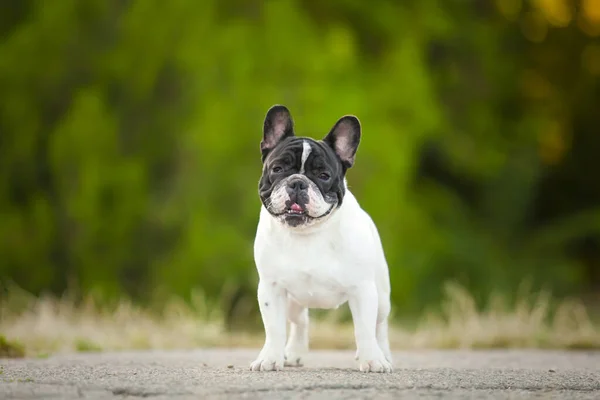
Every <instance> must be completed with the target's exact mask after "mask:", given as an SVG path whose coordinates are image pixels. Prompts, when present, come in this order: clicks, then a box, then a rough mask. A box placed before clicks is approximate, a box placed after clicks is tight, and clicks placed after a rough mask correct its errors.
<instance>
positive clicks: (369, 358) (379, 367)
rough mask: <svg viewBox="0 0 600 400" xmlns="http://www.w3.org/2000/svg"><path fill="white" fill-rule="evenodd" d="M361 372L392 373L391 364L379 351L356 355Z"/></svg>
mask: <svg viewBox="0 0 600 400" xmlns="http://www.w3.org/2000/svg"><path fill="white" fill-rule="evenodd" d="M357 355H358V360H359V368H360V371H361V372H393V370H394V368H393V367H392V363H391V362H390V360H388V359H387V358H386V357H385V356H384V354H383V352H382V351H381V350H379V351H373V352H368V353H362V354H361V353H358V354H357Z"/></svg>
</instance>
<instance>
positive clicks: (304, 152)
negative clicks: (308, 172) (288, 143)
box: [300, 140, 312, 174]
mask: <svg viewBox="0 0 600 400" xmlns="http://www.w3.org/2000/svg"><path fill="white" fill-rule="evenodd" d="M311 151H312V147H310V143H308V141H306V140H304V141H303V142H302V158H301V159H300V163H301V164H300V173H301V174H303V173H304V164H306V160H307V159H308V156H309V155H310V152H311Z"/></svg>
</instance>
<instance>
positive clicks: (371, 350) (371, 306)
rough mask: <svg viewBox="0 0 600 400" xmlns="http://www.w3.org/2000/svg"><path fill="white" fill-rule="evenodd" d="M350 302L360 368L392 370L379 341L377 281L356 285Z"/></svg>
mask: <svg viewBox="0 0 600 400" xmlns="http://www.w3.org/2000/svg"><path fill="white" fill-rule="evenodd" d="M348 304H349V305H350V311H351V312H352V320H353V322H354V335H355V337H356V347H357V356H358V357H357V358H358V361H359V363H360V370H361V371H363V372H392V365H391V364H390V362H389V361H388V360H387V359H386V357H385V355H384V353H383V351H382V349H381V348H380V347H379V344H378V343H377V335H376V327H377V308H378V297H377V288H376V286H375V283H374V282H365V283H363V284H361V285H359V286H358V287H356V288H355V290H353V292H352V293H351V295H350V296H349V299H348Z"/></svg>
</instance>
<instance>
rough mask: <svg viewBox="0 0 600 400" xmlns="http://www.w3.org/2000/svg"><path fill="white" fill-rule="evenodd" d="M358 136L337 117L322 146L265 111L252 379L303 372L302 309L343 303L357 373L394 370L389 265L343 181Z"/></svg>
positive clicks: (285, 115) (277, 111)
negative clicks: (259, 345) (260, 342)
mask: <svg viewBox="0 0 600 400" xmlns="http://www.w3.org/2000/svg"><path fill="white" fill-rule="evenodd" d="M360 131H361V127H360V122H359V121H358V119H357V118H356V117H354V116H344V117H342V118H341V119H340V120H338V121H337V123H336V124H335V125H334V126H333V128H332V129H331V131H330V132H329V134H328V135H327V136H326V137H325V138H324V139H323V140H321V141H317V140H313V139H310V138H305V137H297V136H295V134H294V124H293V121H292V117H291V115H290V112H289V111H288V109H287V108H286V107H284V106H281V105H275V106H273V107H271V108H270V109H269V111H268V112H267V115H266V118H265V121H264V128H263V140H262V142H261V144H260V147H261V151H262V160H263V172H262V177H261V179H260V183H259V194H260V199H261V201H262V207H261V212H260V221H259V223H258V229H257V233H256V239H255V243H254V259H255V262H256V268H257V270H258V274H259V279H260V281H259V284H258V302H259V307H260V312H261V314H262V320H263V324H264V328H265V334H266V339H265V344H264V347H263V349H262V351H261V352H260V354H259V356H258V358H257V359H256V360H255V361H254V362H253V363H252V364H251V366H250V368H251V369H252V370H253V371H271V370H279V369H282V368H283V366H284V364H285V365H287V366H290V365H301V360H302V357H303V356H304V355H305V353H306V352H307V351H308V308H337V307H339V306H340V305H342V304H344V303H345V302H348V303H349V305H350V311H351V313H352V319H353V322H354V331H355V338H356V347H357V352H356V358H357V360H358V361H359V364H360V370H361V371H364V372H391V371H392V358H391V352H390V346H389V340H388V322H387V320H388V315H389V313H390V281H389V272H388V266H387V263H386V260H385V256H384V253H383V248H382V245H381V240H380V238H379V234H378V232H377V228H376V227H375V224H374V223H373V221H372V220H371V218H370V217H369V215H368V214H367V213H366V212H365V211H363V209H362V208H361V207H360V205H359V204H358V202H357V201H356V198H355V197H354V196H353V195H352V193H350V191H349V190H348V187H347V185H346V179H345V175H346V170H347V169H348V168H350V167H352V165H353V164H354V158H355V154H356V150H357V148H358V144H359V142H360V135H361V132H360ZM288 320H289V322H290V335H289V339H288V340H287V345H286V330H287V329H286V327H287V321H288Z"/></svg>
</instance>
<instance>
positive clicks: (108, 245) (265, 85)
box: [0, 0, 600, 315]
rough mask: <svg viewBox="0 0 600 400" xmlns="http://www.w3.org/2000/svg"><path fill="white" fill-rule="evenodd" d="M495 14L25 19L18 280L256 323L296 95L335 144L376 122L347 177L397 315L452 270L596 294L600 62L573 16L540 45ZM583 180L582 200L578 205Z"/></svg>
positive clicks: (181, 11)
mask: <svg viewBox="0 0 600 400" xmlns="http://www.w3.org/2000/svg"><path fill="white" fill-rule="evenodd" d="M482 3H487V2H475V1H472V2H457V1H441V0H426V1H425V0H419V1H417V0H414V1H406V2H394V1H381V2H378V3H377V5H376V6H374V5H371V4H368V3H364V4H363V3H360V2H355V1H349V0H336V1H330V2H322V3H319V2H309V1H301V0H281V1H276V2H275V1H273V2H262V1H258V0H251V1H240V0H229V1H220V2H219V1H216V0H205V1H190V0H174V1H171V2H159V1H156V0H143V1H142V0H133V1H129V2H122V1H116V0H108V1H106V0H104V1H101V0H87V1H75V0H65V1H62V2H53V3H52V4H51V5H50V4H46V3H41V2H33V1H23V2H20V3H19V4H18V5H12V6H9V7H8V8H10V10H7V12H6V14H4V13H3V15H2V19H0V24H2V26H1V29H0V220H1V221H2V224H0V280H2V281H4V282H7V281H14V282H16V283H17V284H18V285H20V286H22V287H24V288H25V289H26V290H28V291H32V292H34V293H41V292H43V291H46V290H51V291H53V292H55V293H62V292H63V291H64V290H65V289H67V288H71V289H73V288H74V289H78V290H80V291H81V292H82V293H94V294H96V295H97V296H99V297H101V298H104V299H106V300H110V301H112V300H115V299H117V298H118V297H119V296H122V295H127V296H131V297H133V298H135V299H137V300H140V301H145V302H149V301H159V300H160V299H162V298H164V296H169V295H173V294H176V295H179V296H183V297H188V298H189V296H190V293H191V292H192V291H193V289H195V288H198V287H199V288H201V289H202V290H203V291H204V293H206V294H207V295H208V296H210V297H211V298H213V299H223V300H224V301H225V303H224V305H223V306H224V307H225V308H226V309H227V312H228V313H230V314H232V315H234V314H235V315H240V313H241V314H248V313H250V314H251V313H252V310H247V309H244V310H243V311H239V310H238V311H237V314H236V311H235V310H236V309H238V308H239V306H238V305H239V304H242V303H244V302H240V301H239V299H240V298H245V297H248V298H253V297H254V293H253V292H254V287H255V282H256V277H255V272H254V266H253V260H252V239H253V235H254V230H255V227H256V222H257V217H258V210H259V206H260V203H259V200H258V196H257V193H256V192H257V181H258V177H259V175H260V168H261V165H260V158H259V152H258V143H259V141H260V135H261V131H260V128H261V123H262V118H263V116H264V113H265V112H266V110H267V108H268V107H269V106H271V105H272V104H275V103H283V104H286V105H287V106H288V107H289V108H290V109H291V111H292V114H293V116H294V118H295V121H296V125H297V128H298V131H299V133H300V134H305V135H308V136H313V137H316V138H320V137H322V136H324V135H325V133H326V132H327V131H328V129H329V128H330V126H331V125H332V124H333V123H334V122H335V120H336V119H337V118H338V117H339V116H341V115H343V114H347V113H353V114H356V115H357V116H359V118H360V119H361V122H362V124H363V129H364V137H363V140H362V142H361V147H360V149H359V153H358V158H357V164H356V166H355V168H353V169H352V170H350V171H349V177H348V179H349V183H350V187H351V188H352V190H353V192H354V193H355V194H356V196H357V197H358V198H359V200H360V201H361V204H362V205H363V207H364V208H365V209H366V210H367V211H368V212H369V213H370V214H371V215H372V217H373V219H374V220H375V222H376V223H377V225H378V227H379V229H380V233H381V236H382V239H383V241H384V247H385V249H386V254H387V257H388V262H389V265H390V269H391V276H392V281H393V282H392V286H393V288H394V290H393V297H394V303H395V305H396V307H397V309H398V310H400V311H402V312H411V311H415V312H416V311H420V310H421V309H422V307H423V306H426V305H431V304H435V303H436V302H438V301H439V299H440V297H441V286H442V284H443V283H444V282H445V281H447V280H449V279H451V280H457V281H460V282H461V283H463V284H465V285H467V287H468V288H469V289H470V290H471V291H473V293H475V295H476V297H477V298H478V299H481V298H483V297H484V295H485V294H487V293H489V292H491V291H496V290H500V291H510V290H513V289H514V288H515V287H516V286H517V285H518V284H519V283H520V282H521V281H522V280H523V279H530V280H531V281H532V282H534V283H535V286H536V287H542V286H544V287H549V288H551V289H553V290H555V291H556V292H558V293H559V294H567V293H577V292H582V291H584V290H585V289H586V286H585V283H586V281H588V280H590V279H591V278H590V277H592V276H593V272H591V271H592V267H591V266H590V265H594V266H596V265H597V264H596V263H597V260H599V259H600V257H599V256H598V244H597V243H598V238H599V237H600V218H599V215H600V214H599V213H600V209H599V208H598V207H599V204H600V189H598V185H597V183H596V184H595V185H594V183H593V182H594V181H593V179H592V178H585V177H584V176H587V175H586V174H588V173H590V168H592V167H590V165H593V166H598V162H597V161H594V160H595V158H594V157H591V160H592V164H590V163H589V162H587V161H586V162H584V161H585V160H588V159H590V156H589V154H590V153H591V152H593V151H592V149H594V148H596V149H598V147H594V146H595V143H598V142H597V141H596V142H594V139H589V138H593V137H594V136H593V134H594V133H595V132H594V130H593V129H592V127H594V126H598V117H595V115H597V114H595V112H596V110H595V109H594V108H593V107H583V105H586V104H590V103H594V102H596V104H597V101H598V98H597V94H596V95H594V87H596V88H597V77H598V73H600V72H599V71H598V70H599V68H597V69H596V70H594V69H593V66H594V65H596V67H597V64H594V62H598V60H599V59H600V55H599V54H600V51H599V50H598V49H597V48H595V47H590V46H591V43H592V42H591V39H590V38H589V37H587V36H585V34H583V33H581V32H580V30H579V28H578V27H577V26H576V25H575V24H571V26H569V27H568V28H564V29H562V30H560V31H559V30H556V29H553V28H552V27H550V28H549V29H548V34H547V37H546V39H545V40H544V41H542V42H539V41H537V42H532V41H530V40H528V39H527V37H526V36H527V35H523V34H522V33H521V27H522V26H524V25H523V24H521V23H519V22H518V18H517V20H515V18H514V17H513V14H510V13H511V12H513V11H511V10H508V11H507V9H506V8H505V9H497V8H495V6H493V2H489V4H487V5H483V4H482ZM516 3H519V4H520V2H516ZM11 7H12V8H11ZM528 7H529V6H528ZM542 11H544V10H542ZM542 11H540V10H537V11H536V10H533V11H531V10H529V9H524V10H522V11H519V10H517V14H519V13H522V14H523V15H529V14H527V13H531V12H538V13H540V12H542ZM507 13H508V14H507ZM509 14H510V15H509ZM519 15H521V14H519ZM507 16H508V17H507ZM509 17H510V18H509ZM523 18H524V17H523ZM524 21H527V20H526V19H525V20H524ZM546 24H548V23H546ZM523 29H524V28H523ZM527 32H529V31H527ZM566 50H568V51H569V57H570V58H571V59H572V58H573V57H579V56H580V55H581V54H587V55H586V57H587V58H586V60H588V61H589V60H592V61H590V62H589V63H588V64H589V65H591V66H592V67H590V68H592V69H590V70H584V71H580V69H581V68H580V67H579V66H578V67H577V68H575V67H573V66H572V65H571V64H569V63H565V62H563V61H561V60H562V57H561V56H560V54H562V52H563V51H566ZM594 57H596V58H594ZM593 60H596V61H593ZM594 71H595V72H594ZM594 85H596V86H594ZM594 96H595V97H594ZM584 99H585V102H584V103H582V101H584ZM576 139H577V140H576ZM586 140H587V143H590V144H589V145H587V146H585V145H577V143H581V142H582V141H583V143H586ZM577 141H579V142H577ZM570 143H572V144H570ZM430 144H433V148H437V149H441V150H440V153H439V155H435V154H437V153H435V152H434V153H433V154H434V156H433V158H432V159H433V160H434V161H435V162H438V163H440V165H441V167H439V168H438V172H437V173H435V172H431V171H432V167H431V165H430V164H428V161H427V154H429V153H427V152H424V151H423V149H425V148H427V146H429V145H430ZM598 144H600V143H598ZM436 160H437V161H436ZM578 160H584V161H582V162H578ZM435 162H434V164H435ZM593 162H595V164H594V163H593ZM433 169H434V170H435V168H433ZM439 171H441V173H440V172H439ZM591 175H593V174H589V176H591ZM447 177H451V178H452V179H450V178H447ZM569 179H575V180H576V182H578V183H577V184H576V186H575V187H576V188H578V189H580V190H583V191H584V192H583V193H582V194H580V195H579V196H578V197H577V196H576V195H573V196H571V197H569V196H565V195H563V193H564V191H565V189H569V188H571V189H572V188H573V185H571V186H569V185H568V184H565V183H564V182H569ZM449 182H450V183H449ZM452 182H454V183H452ZM565 185H566V186H565ZM559 195H560V199H561V200H560V201H559V200H557V199H559ZM582 238H585V239H586V240H592V242H593V243H596V245H595V246H596V247H593V246H592V247H593V248H594V249H596V250H594V251H592V253H591V254H592V256H589V254H590V253H589V252H588V253H585V254H586V256H585V257H587V258H585V257H583V256H581V254H580V253H577V254H576V255H573V253H572V252H570V249H571V248H572V246H573V243H579V242H577V241H578V240H581V239H582ZM590 238H591V239H590ZM594 257H596V258H594ZM583 258H585V260H584V261H582V259H583ZM586 260H587V261H586ZM590 260H591V261H590ZM594 268H595V267H594Z"/></svg>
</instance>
